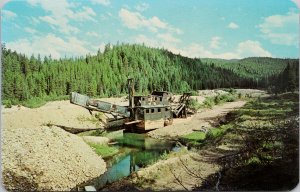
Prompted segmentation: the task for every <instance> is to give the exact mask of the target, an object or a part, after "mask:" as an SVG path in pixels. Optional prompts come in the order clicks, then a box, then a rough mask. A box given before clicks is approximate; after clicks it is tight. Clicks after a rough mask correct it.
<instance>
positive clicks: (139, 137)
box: [89, 133, 180, 189]
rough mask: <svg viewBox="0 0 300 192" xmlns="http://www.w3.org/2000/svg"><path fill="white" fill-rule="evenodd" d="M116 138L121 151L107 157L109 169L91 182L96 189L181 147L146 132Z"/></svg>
mask: <svg viewBox="0 0 300 192" xmlns="http://www.w3.org/2000/svg"><path fill="white" fill-rule="evenodd" d="M114 140H115V141H116V144H115V146H116V147H117V148H119V153H118V154H117V155H115V156H113V157H111V158H109V159H105V160H106V163H107V167H108V168H107V171H106V172H105V173H104V174H103V175H102V176H100V177H99V178H97V179H95V180H94V181H93V182H92V183H90V184H89V185H93V186H95V188H96V189H101V188H103V187H104V186H105V185H107V184H109V183H112V182H114V181H117V180H119V179H121V178H124V177H127V176H129V175H130V174H131V173H133V172H135V171H137V170H139V169H140V168H143V167H145V166H147V165H149V164H153V163H154V162H155V161H157V160H158V159H160V158H161V157H162V156H163V155H166V154H168V153H169V152H170V151H178V150H179V149H180V148H179V147H177V146H176V144H175V142H170V141H165V140H158V139H153V138H150V137H148V136H146V135H145V134H136V133H124V134H123V135H122V136H120V137H118V138H115V139H114Z"/></svg>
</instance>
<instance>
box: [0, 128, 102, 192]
mask: <svg viewBox="0 0 300 192" xmlns="http://www.w3.org/2000/svg"><path fill="white" fill-rule="evenodd" d="M2 133H3V138H2V176H3V182H4V186H5V188H6V189H7V190H21V191H23V190H45V191H49V190H55V191H66V190H70V189H72V188H74V187H76V185H78V184H80V183H83V182H85V181H87V180H90V179H92V178H95V177H97V176H99V175H101V174H103V173H104V172H105V170H106V164H105V162H104V161H103V159H102V158H101V157H100V156H98V155H96V154H95V153H94V151H93V150H92V149H91V148H90V147H89V146H88V145H87V144H86V143H85V142H84V141H83V140H82V138H80V137H78V136H76V135H73V134H70V133H67V132H65V131H64V130H62V129H60V128H58V127H54V126H53V127H46V126H42V127H36V128H13V129H4V130H3V132H2Z"/></svg>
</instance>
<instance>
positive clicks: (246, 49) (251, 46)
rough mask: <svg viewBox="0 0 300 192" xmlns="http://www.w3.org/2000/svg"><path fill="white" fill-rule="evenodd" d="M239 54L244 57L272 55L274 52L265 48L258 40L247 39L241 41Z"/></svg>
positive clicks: (238, 49)
mask: <svg viewBox="0 0 300 192" xmlns="http://www.w3.org/2000/svg"><path fill="white" fill-rule="evenodd" d="M237 54H238V55H239V56H240V58H242V57H252V56H257V57H272V54H271V53H270V52H269V51H267V50H265V49H263V48H262V47H261V44H260V43H259V42H258V41H251V40H247V41H244V42H241V43H239V45H238V48H237Z"/></svg>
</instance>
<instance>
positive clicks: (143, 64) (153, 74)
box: [1, 44, 298, 103]
mask: <svg viewBox="0 0 300 192" xmlns="http://www.w3.org/2000/svg"><path fill="white" fill-rule="evenodd" d="M1 59H2V99H3V100H10V101H12V102H13V103H18V102H21V101H26V100H29V99H32V98H44V97H46V96H50V97H53V98H55V97H59V96H63V95H68V94H69V93H70V92H71V91H76V92H79V93H83V94H87V95H89V96H93V97H96V96H100V97H104V96H117V95H120V94H126V93H127V86H126V83H127V81H126V80H127V78H128V77H133V78H134V79H135V82H136V83H135V87H136V90H137V93H138V94H148V93H150V92H151V91H153V90H166V91H171V92H174V93H182V92H186V91H191V90H198V89H215V88H228V87H236V88H258V87H259V88H267V87H268V86H270V85H273V84H274V82H276V80H277V77H278V75H279V74H281V73H282V72H283V71H284V69H285V68H286V66H288V63H295V62H297V60H290V59H272V58H250V59H244V60H239V61H238V63H239V64H230V65H228V61H226V60H223V61H222V60H220V61H217V62H216V61H215V60H212V61H207V60H201V59H198V58H194V59H191V58H187V57H184V56H181V55H175V54H173V53H171V52H169V51H167V50H165V49H157V48H150V47H147V46H145V45H138V44H133V45H130V44H117V45H110V44H107V45H106V46H105V48H104V50H103V51H102V52H101V51H100V50H99V51H98V52H97V54H96V55H86V56H85V57H77V58H61V59H52V58H51V55H50V56H46V57H44V58H41V57H40V55H38V56H34V55H32V56H31V57H27V56H25V55H24V54H22V53H17V52H16V51H12V50H10V49H7V48H6V47H5V45H3V46H2V58H1ZM253 70H256V72H254V71H253ZM296 75H297V76H298V74H296Z"/></svg>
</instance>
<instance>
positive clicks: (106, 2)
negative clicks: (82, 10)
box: [91, 0, 110, 6]
mask: <svg viewBox="0 0 300 192" xmlns="http://www.w3.org/2000/svg"><path fill="white" fill-rule="evenodd" d="M91 2H92V3H93V4H100V5H104V6H108V5H110V1H109V0H91Z"/></svg>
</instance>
